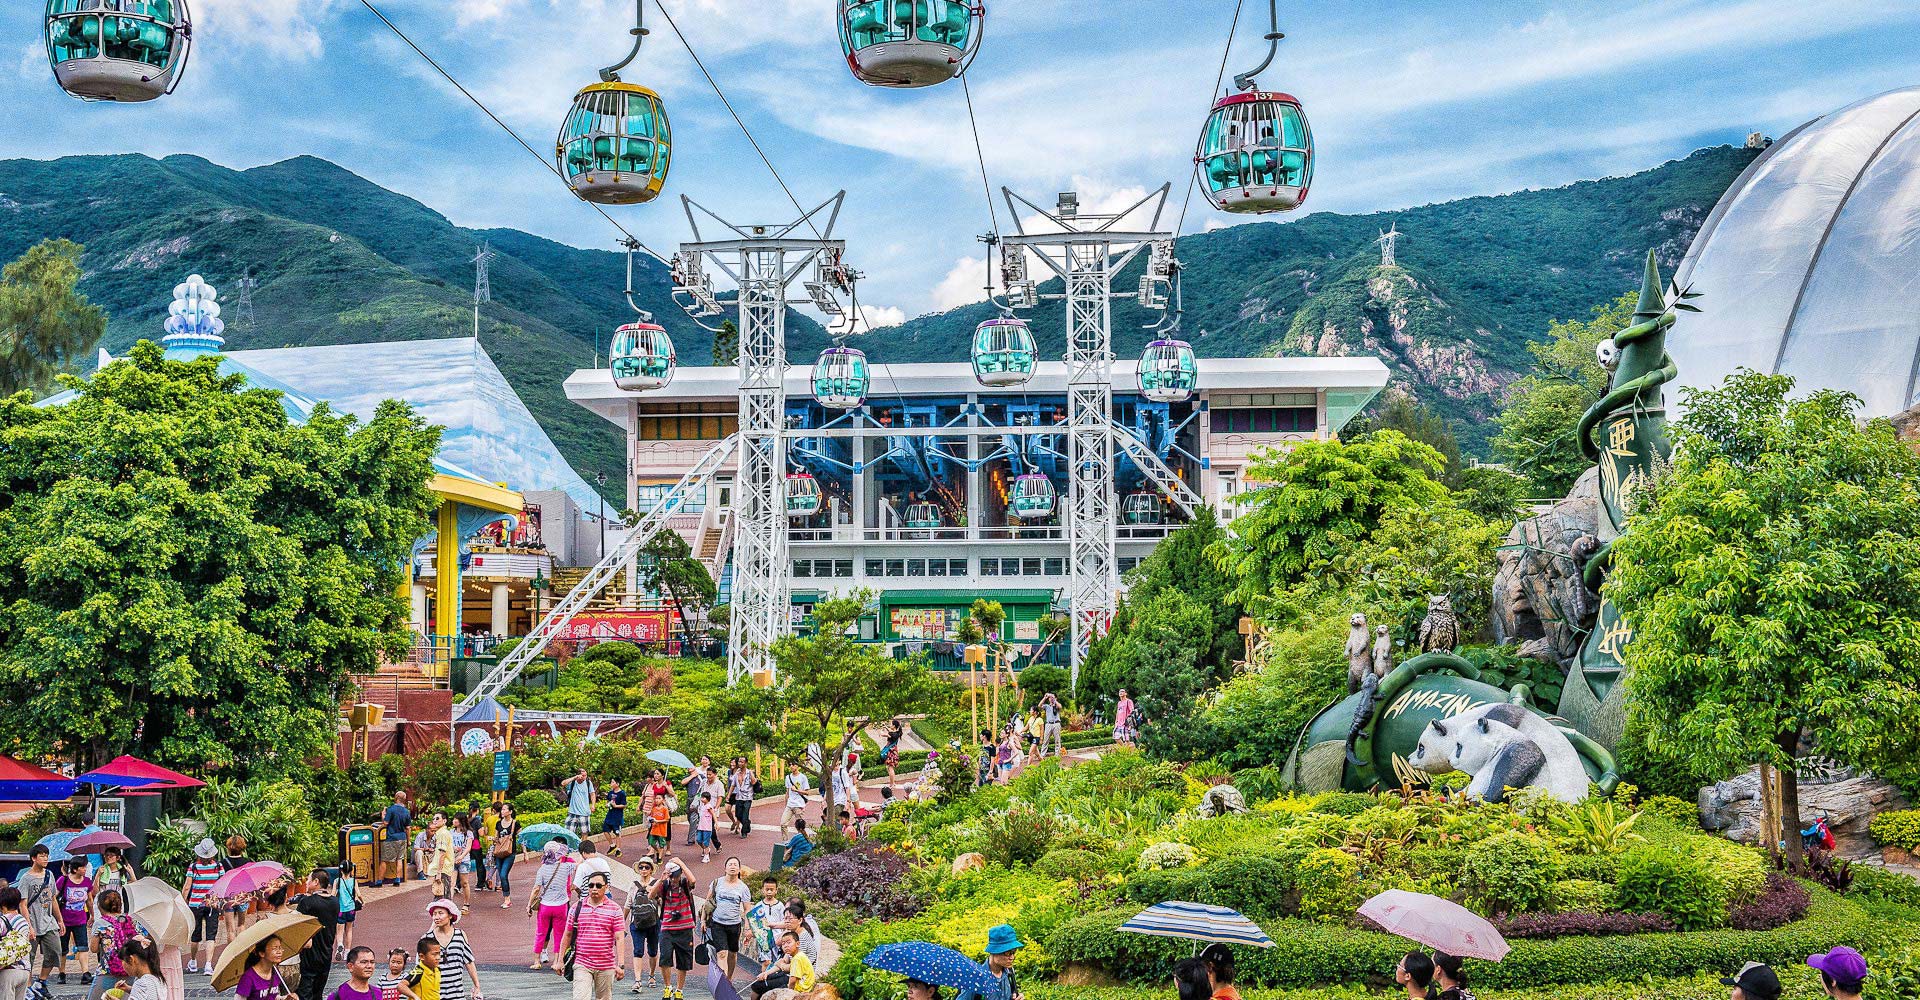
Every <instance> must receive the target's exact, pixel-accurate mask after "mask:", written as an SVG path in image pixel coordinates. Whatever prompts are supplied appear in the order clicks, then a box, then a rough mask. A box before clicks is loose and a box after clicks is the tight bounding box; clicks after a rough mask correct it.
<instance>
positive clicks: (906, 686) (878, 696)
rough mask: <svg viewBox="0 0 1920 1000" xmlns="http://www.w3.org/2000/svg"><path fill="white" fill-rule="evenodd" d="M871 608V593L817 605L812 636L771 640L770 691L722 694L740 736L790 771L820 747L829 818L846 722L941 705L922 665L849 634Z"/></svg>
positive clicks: (820, 773)
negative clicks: (772, 680) (773, 678)
mask: <svg viewBox="0 0 1920 1000" xmlns="http://www.w3.org/2000/svg"><path fill="white" fill-rule="evenodd" d="M872 603H873V601H872V595H871V594H869V593H866V592H856V593H855V594H854V595H853V596H851V597H832V598H828V599H826V600H823V601H821V602H820V603H818V604H815V605H814V606H813V617H814V622H815V628H814V631H813V634H812V635H788V636H782V637H781V638H779V639H776V640H774V643H773V649H772V653H773V660H774V664H775V676H776V678H777V679H776V681H775V683H774V685H773V686H772V687H769V688H754V687H751V686H742V687H739V688H733V689H731V690H730V691H729V692H728V704H729V710H730V714H731V715H732V717H733V718H734V720H736V722H737V723H738V724H739V727H740V731H741V733H742V734H743V735H744V736H745V737H746V738H747V739H748V740H750V741H752V742H754V743H756V744H758V745H760V746H762V747H765V748H767V749H768V750H769V751H771V752H772V753H773V754H774V755H775V756H777V757H779V758H780V759H782V760H784V761H786V762H788V764H789V765H798V764H799V763H800V762H802V761H804V760H806V759H807V748H808V747H809V746H818V747H820V749H821V753H820V761H819V767H818V768H817V769H816V774H815V775H814V776H815V778H817V779H818V781H819V788H820V794H821V795H822V796H823V797H824V800H825V803H826V809H827V810H828V811H829V812H831V811H832V809H833V808H834V804H835V803H834V798H833V782H832V780H831V776H832V770H833V767H834V765H835V764H836V763H837V762H838V761H839V760H840V756H841V748H842V747H843V746H844V745H845V743H846V741H847V740H848V739H849V738H850V737H851V735H852V734H850V733H848V732H847V726H846V723H845V721H844V720H845V719H846V718H847V717H849V716H866V717H867V718H870V719H885V718H891V717H892V716H895V715H899V714H903V713H906V712H910V711H915V710H917V709H918V708H919V707H921V706H923V705H927V704H931V703H933V702H936V701H938V700H940V694H941V692H940V691H939V685H940V684H942V683H943V682H942V681H940V680H938V679H936V678H935V677H934V676H933V674H932V673H931V672H930V671H929V670H928V669H927V666H926V663H925V662H924V661H923V660H920V659H917V658H916V659H907V660H895V659H892V658H890V657H887V656H885V655H884V654H882V653H880V652H879V651H877V650H875V649H874V648H873V647H872V646H866V645H861V644H860V643H858V642H855V641H854V639H853V637H852V636H850V635H848V633H849V632H851V631H852V630H853V626H854V623H855V622H857V621H859V619H860V616H862V615H864V614H866V613H868V611H869V609H870V607H871V605H872Z"/></svg>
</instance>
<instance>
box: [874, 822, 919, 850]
mask: <svg viewBox="0 0 1920 1000" xmlns="http://www.w3.org/2000/svg"><path fill="white" fill-rule="evenodd" d="M910 835H911V834H910V832H909V831H908V830H907V824H905V823H902V822H900V821H899V820H894V819H890V820H885V821H883V822H880V823H875V824H873V828H872V829H870V830H868V831H867V840H869V841H872V842H873V843H876V844H885V845H887V846H895V845H898V844H902V843H905V842H906V840H907V838H908V837H909V836H910Z"/></svg>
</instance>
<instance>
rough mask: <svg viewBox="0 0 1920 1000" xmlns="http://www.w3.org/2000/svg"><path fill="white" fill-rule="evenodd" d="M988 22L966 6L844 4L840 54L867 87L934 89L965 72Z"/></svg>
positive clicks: (956, 2)
mask: <svg viewBox="0 0 1920 1000" xmlns="http://www.w3.org/2000/svg"><path fill="white" fill-rule="evenodd" d="M985 17H986V9H985V8H984V7H977V6H974V5H972V4H969V3H964V2H962V0H840V14H839V17H838V18H837V20H838V21H839V25H840V51H841V53H842V54H843V55H845V56H846V57H847V68H848V69H850V70H852V71H853V75H854V77H855V78H856V79H858V80H859V81H860V82H862V83H865V84H869V85H871V86H875V87H899V88H910V87H931V86H933V85H935V84H940V83H945V82H947V81H948V80H951V79H953V78H954V77H956V76H959V75H960V74H962V73H964V72H966V70H967V64H968V63H970V62H972V61H973V57H974V56H975V55H976V54H978V53H979V51H980V34H981V26H982V24H983V22H984V20H985Z"/></svg>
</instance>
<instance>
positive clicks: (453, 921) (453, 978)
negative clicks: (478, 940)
mask: <svg viewBox="0 0 1920 1000" xmlns="http://www.w3.org/2000/svg"><path fill="white" fill-rule="evenodd" d="M427 917H428V919H430V920H432V921H433V928H432V929H431V930H429V931H428V932H427V936H428V937H431V938H433V939H434V941H436V942H438V943H439V945H440V1000H469V998H471V1000H482V998H481V996H480V966H479V965H478V964H476V963H475V962H474V958H473V946H472V945H470V944H468V943H467V932H466V931H463V930H461V929H460V928H459V926H458V925H459V923H460V906H459V904H457V903H455V902H454V901H453V900H451V899H436V900H434V901H433V902H431V903H428V904H427Z"/></svg>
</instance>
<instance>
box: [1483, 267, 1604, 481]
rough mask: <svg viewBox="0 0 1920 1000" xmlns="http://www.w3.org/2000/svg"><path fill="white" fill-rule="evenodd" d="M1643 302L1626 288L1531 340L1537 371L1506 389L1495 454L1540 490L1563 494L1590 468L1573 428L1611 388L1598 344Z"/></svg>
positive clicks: (1495, 438) (1557, 323) (1494, 448)
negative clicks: (1586, 315)
mask: <svg viewBox="0 0 1920 1000" xmlns="http://www.w3.org/2000/svg"><path fill="white" fill-rule="evenodd" d="M1638 302H1639V293H1638V292H1628V293H1626V294H1625V295H1622V296H1620V297H1619V298H1617V299H1614V300H1613V301H1612V302H1609V303H1607V304H1605V305H1600V306H1595V307H1594V308H1593V318H1592V319H1590V320H1587V321H1585V322H1581V321H1579V320H1568V321H1566V322H1556V323H1554V324H1553V325H1552V326H1551V327H1549V328H1548V331H1547V339H1546V340H1545V341H1542V342H1540V343H1537V344H1530V345H1528V348H1527V349H1528V350H1530V351H1532V352H1533V356H1534V371H1533V372H1532V373H1531V374H1528V375H1526V376H1524V377H1522V378H1521V379H1520V380H1519V381H1518V382H1515V383H1514V384H1513V387H1512V388H1511V389H1509V390H1508V391H1507V400H1506V404H1505V405H1504V406H1502V407H1501V409H1500V415H1499V417H1498V418H1497V419H1498V421H1499V425H1500V429H1499V431H1498V432H1497V433H1496V434H1495V435H1494V437H1493V442H1492V445H1493V455H1494V457H1495V458H1496V459H1498V460H1500V461H1502V462H1505V463H1507V464H1508V465H1510V466H1512V467H1513V469H1514V470H1515V471H1517V472H1520V473H1521V474H1522V475H1525V476H1526V477H1527V478H1529V479H1531V480H1532V481H1533V483H1534V487H1535V490H1536V492H1538V493H1540V494H1542V495H1547V496H1563V495H1565V494H1566V492H1567V491H1568V490H1570V489H1572V488H1573V481H1574V480H1576V479H1578V478H1580V474H1581V473H1583V472H1585V471H1587V470H1588V469H1589V468H1591V467H1592V466H1593V463H1592V462H1589V461H1587V458H1586V456H1585V455H1582V454H1581V453H1580V442H1579V441H1577V440H1575V439H1574V435H1573V429H1574V425H1575V424H1576V423H1578V422H1579V420H1580V415H1581V414H1583V413H1585V412H1586V411H1587V408H1588V407H1590V406H1592V405H1593V404H1594V403H1597V402H1599V401H1600V397H1601V396H1604V395H1606V393H1607V370H1606V369H1605V368H1602V367H1600V361H1599V359H1598V358H1596V357H1595V356H1594V353H1593V352H1594V348H1595V347H1596V346H1598V345H1599V343H1600V342H1601V341H1602V340H1605V339H1607V338H1608V337H1611V336H1613V335H1614V334H1616V333H1619V332H1620V331H1621V330H1624V329H1626V328H1627V327H1629V326H1632V325H1633V310H1634V307H1635V305H1636V304H1637V303H1638Z"/></svg>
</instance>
